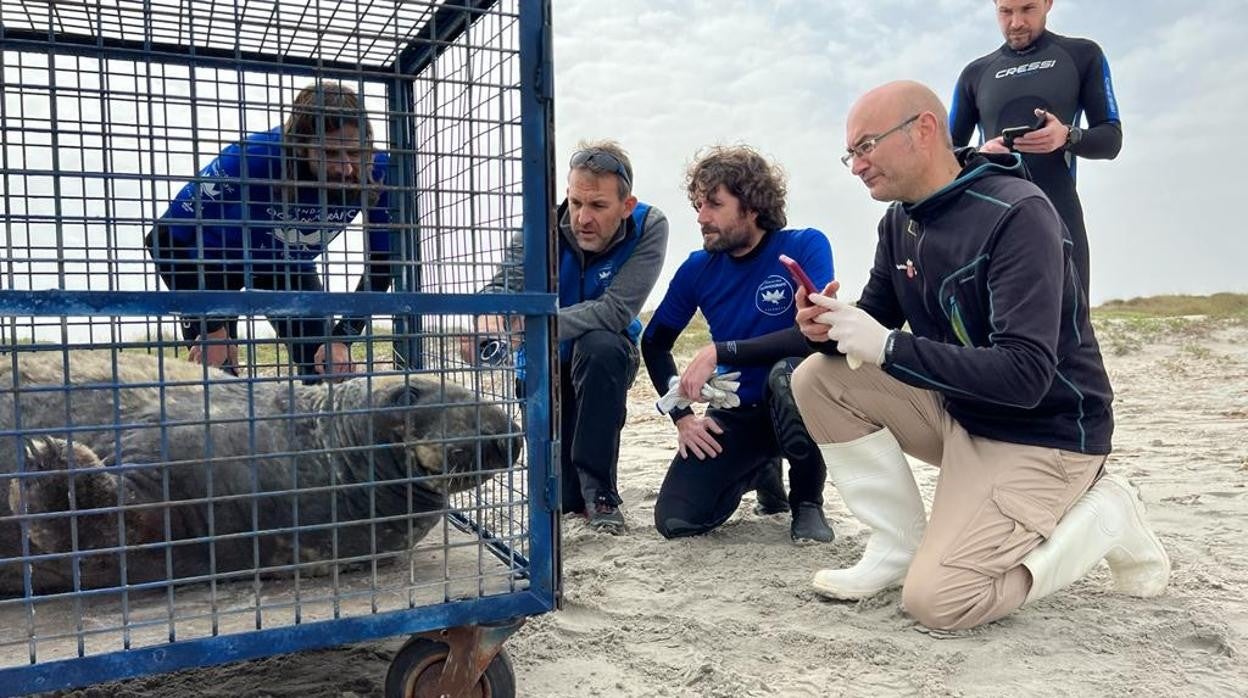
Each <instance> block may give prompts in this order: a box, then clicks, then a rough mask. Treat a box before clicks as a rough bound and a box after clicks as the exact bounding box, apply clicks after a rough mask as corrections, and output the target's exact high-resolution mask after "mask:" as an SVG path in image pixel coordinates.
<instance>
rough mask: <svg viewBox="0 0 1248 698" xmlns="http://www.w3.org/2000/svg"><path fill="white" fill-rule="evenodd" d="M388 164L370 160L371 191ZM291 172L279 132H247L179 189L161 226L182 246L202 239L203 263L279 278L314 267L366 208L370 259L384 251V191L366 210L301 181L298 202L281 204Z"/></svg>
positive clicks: (380, 158) (382, 158) (381, 156)
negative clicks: (246, 267) (233, 264)
mask: <svg viewBox="0 0 1248 698" xmlns="http://www.w3.org/2000/svg"><path fill="white" fill-rule="evenodd" d="M388 162H389V156H388V155H387V154H386V153H383V152H378V153H376V154H375V155H374V157H373V171H372V181H374V182H376V183H377V184H376V185H374V186H380V185H381V184H382V183H383V182H384V181H385V175H386V168H387V164H388ZM289 167H290V164H289V163H285V164H284V163H283V158H282V134H281V128H280V127H277V128H273V129H271V130H269V131H265V132H263V133H256V134H251V135H249V136H248V137H247V138H246V139H245V140H244V141H243V142H242V143H241V144H238V143H235V144H233V145H230V146H229V147H227V148H226V149H225V150H223V151H222V152H221V154H220V155H219V156H217V157H216V159H214V160H213V161H212V162H210V163H208V166H207V167H205V168H204V169H203V170H201V171H200V173H199V174H198V176H197V177H196V178H195V181H193V182H190V183H188V184H187V185H186V186H184V187H182V190H181V191H180V192H179V193H178V195H177V197H175V198H174V200H173V201H172V202H171V203H170V204H169V209H168V210H167V211H166V212H165V214H164V215H163V216H161V224H162V225H165V226H168V228H169V230H170V231H171V235H172V240H173V242H174V243H175V244H176V245H178V246H180V247H189V248H196V247H198V245H199V244H200V240H201V239H202V245H203V257H204V258H205V259H213V260H224V261H227V262H229V261H237V262H239V263H240V264H239V269H241V268H242V267H243V265H242V263H243V262H245V261H248V260H250V261H251V265H250V268H251V270H252V271H253V272H255V273H282V272H283V271H284V270H291V271H294V270H310V269H313V268H314V266H313V264H312V262H313V260H315V259H316V258H317V257H319V256H320V255H321V254H322V253H323V252H324V251H325V248H326V247H327V246H328V245H329V244H330V243H331V242H333V240H334V238H336V237H337V236H338V235H339V234H340V233H341V232H342V231H343V230H345V229H346V227H347V226H348V225H350V224H351V222H352V221H353V220H355V218H356V217H357V216H358V215H359V214H360V212H361V210H365V208H366V210H367V213H366V222H367V225H366V228H367V231H368V240H367V245H368V247H367V251H368V253H369V254H372V255H376V254H383V253H387V252H389V250H390V231H389V227H390V208H389V197H388V195H387V192H386V190H385V189H382V190H381V191H380V192H378V196H377V200H376V202H375V203H373V204H372V205H369V206H367V207H365V206H362V205H360V202H359V201H358V199H357V200H355V201H351V200H350V199H351V198H352V196H348V197H343V198H344V199H346V200H340V201H334V199H336V198H339V197H337V196H335V194H336V193H337V192H339V191H344V192H346V191H350V190H341V189H333V188H329V187H322V186H318V185H317V184H316V183H315V182H301V183H300V186H298V187H296V188H295V192H296V193H297V194H296V201H294V202H290V203H284V202H283V192H282V189H283V182H286V181H288V180H289V179H290V178H291V173H288V172H284V171H283V170H284V169H289ZM367 194H368V189H367V188H366V189H365V196H367ZM322 197H324V199H323V198H322ZM200 231H202V233H201V232H200ZM201 235H202V238H201Z"/></svg>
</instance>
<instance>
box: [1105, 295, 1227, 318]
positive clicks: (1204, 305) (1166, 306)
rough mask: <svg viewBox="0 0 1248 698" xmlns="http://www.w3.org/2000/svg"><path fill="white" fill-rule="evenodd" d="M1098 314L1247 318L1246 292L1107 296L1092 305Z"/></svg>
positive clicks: (1110, 316) (1143, 316) (1135, 316)
mask: <svg viewBox="0 0 1248 698" xmlns="http://www.w3.org/2000/svg"><path fill="white" fill-rule="evenodd" d="M1092 313H1093V315H1094V316H1096V317H1098V318H1165V317H1189V316H1193V315H1203V316H1205V317H1209V318H1237V319H1248V294H1244V293H1215V294H1213V295H1211V296H1148V297H1146V298H1132V299H1130V300H1111V301H1107V302H1105V303H1103V304H1101V305H1100V306H1098V307H1096V308H1093V310H1092Z"/></svg>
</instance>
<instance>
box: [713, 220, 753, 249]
mask: <svg viewBox="0 0 1248 698" xmlns="http://www.w3.org/2000/svg"><path fill="white" fill-rule="evenodd" d="M707 233H715V234H716V237H715V238H714V239H710V240H708V239H706V238H703V240H702V249H704V250H706V251H707V252H727V253H729V254H731V253H733V252H737V251H739V250H743V249H745V248H746V247H748V246H749V244H750V231H749V230H748V229H747V228H746V227H745V226H744V225H734V226H732V227H730V228H718V227H715V226H713V225H704V226H702V234H703V235H706V234H707Z"/></svg>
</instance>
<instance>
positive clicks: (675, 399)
mask: <svg viewBox="0 0 1248 698" xmlns="http://www.w3.org/2000/svg"><path fill="white" fill-rule="evenodd" d="M740 377H741V372H740V371H733V372H732V373H725V374H722V375H715V376H711V379H710V380H708V381H707V382H706V383H705V384H704V385H703V386H702V396H701V399H702V400H705V401H706V402H708V403H709V404H710V405H711V407H718V408H721V409H731V408H733V407H737V406H739V405H740V404H741V398H740V397H739V396H738V395H737V389H738V388H740V387H741V383H740V382H738V381H737V379H738V378H740ZM667 385H668V389H667V393H666V394H664V395H663V397H661V398H659V401H658V402H656V403H654V406H655V407H657V408H658V409H659V413H660V414H668V413H670V412H671V411H672V410H678V409H684V408H686V407H688V406H689V405H690V404H692V403H693V402H694V401H693V400H690V399H689V398H687V397H685V395H684V394H683V393H681V392H680V376H672V377H671V378H669V379H668V381H667Z"/></svg>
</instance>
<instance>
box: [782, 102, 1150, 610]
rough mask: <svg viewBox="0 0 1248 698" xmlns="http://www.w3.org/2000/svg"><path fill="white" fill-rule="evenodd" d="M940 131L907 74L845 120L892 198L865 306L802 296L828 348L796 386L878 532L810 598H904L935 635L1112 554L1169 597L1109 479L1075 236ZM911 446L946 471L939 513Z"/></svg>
mask: <svg viewBox="0 0 1248 698" xmlns="http://www.w3.org/2000/svg"><path fill="white" fill-rule="evenodd" d="M947 123H948V121H947V117H946V114H945V111H944V107H943V106H942V105H941V103H940V100H939V99H938V98H937V97H936V95H935V94H934V93H933V92H932V91H931V90H929V89H928V88H926V87H924V86H923V85H920V84H918V83H913V82H898V83H890V84H887V85H884V86H882V87H878V88H876V89H874V90H871V91H870V92H868V93H867V94H865V95H864V96H863V97H861V98H860V99H859V100H858V101H857V102H856V103H855V104H854V105H853V107H852V108H851V109H850V113H849V118H848V124H847V127H846V130H847V136H848V138H847V143H848V144H849V152H848V154H847V155H846V156H845V157H844V159H843V160H844V161H845V162H846V164H847V165H849V167H850V168H851V171H852V172H853V174H854V175H855V176H856V177H858V178H859V179H861V180H862V182H863V184H865V185H866V187H867V189H868V191H869V192H870V194H871V197H872V198H873V199H876V200H878V201H891V202H894V203H893V205H892V206H890V207H889V209H888V211H887V213H885V215H884V218H883V219H882V220H881V222H880V225H879V242H878V244H877V246H876V253H875V264H874V266H873V268H872V269H871V273H870V276H869V280H868V281H867V285H866V287H865V288H864V289H863V291H862V295H861V297H860V299H859V301H858V303H857V305H850V304H848V303H845V302H843V301H840V300H837V299H836V298H835V295H836V291H837V290H838V287H837V284H836V283H835V282H833V283H831V284H828V286H827V287H826V288H825V289H824V291H823V293H821V294H813V295H811V296H810V297H809V298H808V297H807V296H806V295H805V293H801V292H799V295H798V305H799V307H800V310H799V311H798V313H797V321H798V326H799V328H800V329H801V331H802V333H803V334H804V335H805V336H806V338H807V339H808V340H810V341H811V342H812V343H815V344H816V345H817V346H818V347H819V349H820V351H821V353H820V354H816V355H814V356H812V357H811V358H809V359H807V360H806V361H804V362H803V363H802V365H801V366H799V367H798V369H797V371H796V372H795V373H794V375H793V393H794V396H795V397H796V399H797V404H798V407H799V408H800V410H801V414H802V417H803V419H804V420H805V422H806V425H807V426H808V427H809V428H810V433H811V436H813V437H814V439H815V441H816V442H818V443H819V444H820V450H821V451H822V452H823V458H824V461H825V462H826V464H827V468H828V474H829V476H830V477H831V478H832V481H833V482H834V483H835V484H836V486H837V489H838V490H839V492H840V494H841V497H842V499H843V500H844V501H845V504H846V506H847V507H848V508H849V509H850V510H851V511H852V512H854V514H855V515H856V516H857V517H858V519H859V520H860V521H861V522H862V523H864V524H866V525H867V526H868V528H870V529H871V535H870V538H869V540H868V541H867V545H866V550H865V551H864V552H863V555H862V559H861V561H860V562H859V563H858V564H856V565H854V566H853V567H850V568H848V569H837V570H821V571H819V572H817V573H816V574H815V577H814V587H815V589H816V591H818V592H819V593H821V594H823V595H825V596H829V597H832V598H838V599H859V598H864V597H866V596H870V595H872V594H876V593H879V592H882V591H884V590H886V589H890V588H893V587H896V586H898V585H902V586H903V589H902V597H901V598H902V605H903V607H904V608H905V610H906V611H907V612H908V613H909V614H910V615H912V616H913V617H915V618H916V619H918V621H919V622H920V623H922V624H923V625H925V626H927V627H929V628H933V629H939V630H960V629H965V628H970V627H973V626H976V625H979V624H982V623H987V622H990V621H992V620H995V619H997V618H1000V617H1002V616H1004V615H1006V614H1007V613H1010V612H1011V611H1013V610H1014V609H1016V608H1018V607H1019V606H1021V605H1022V604H1023V603H1025V602H1026V603H1030V602H1034V601H1036V600H1038V599H1040V598H1042V597H1044V596H1046V595H1048V594H1050V593H1052V592H1054V591H1056V590H1058V589H1060V588H1062V587H1064V586H1066V585H1067V584H1070V583H1071V582H1074V581H1075V580H1077V579H1079V578H1080V577H1082V576H1083V575H1084V574H1085V573H1087V572H1088V571H1089V570H1091V569H1092V568H1093V567H1094V566H1095V565H1096V564H1097V563H1099V562H1100V561H1101V560H1102V559H1106V560H1107V561H1108V562H1109V567H1110V571H1111V572H1112V573H1113V575H1114V577H1115V584H1116V587H1117V589H1118V590H1119V591H1121V592H1124V593H1127V594H1133V595H1138V596H1152V595H1155V594H1160V593H1161V592H1162V590H1163V589H1164V588H1165V586H1166V582H1167V580H1168V578H1169V573H1170V564H1169V560H1168V558H1167V557H1166V552H1165V550H1164V549H1163V548H1162V547H1161V544H1160V542H1159V541H1158V540H1157V538H1156V536H1155V535H1154V534H1153V533H1152V531H1151V530H1150V529H1149V527H1148V525H1147V523H1146V522H1145V519H1144V511H1143V504H1142V502H1141V501H1140V499H1139V495H1138V493H1136V491H1135V489H1134V487H1133V486H1132V485H1131V484H1130V483H1129V482H1127V480H1126V479H1125V478H1123V477H1122V476H1120V475H1106V474H1105V473H1104V464H1105V459H1106V456H1107V454H1108V453H1109V452H1110V438H1111V436H1112V434H1113V426H1114V425H1113V413H1112V411H1111V409H1110V402H1111V401H1112V398H1113V394H1112V391H1111V389H1110V384H1109V378H1108V376H1107V375H1106V373H1105V367H1104V364H1103V362H1102V360H1101V352H1100V349H1099V347H1098V345H1097V342H1096V336H1095V334H1094V333H1093V331H1092V325H1091V323H1090V321H1089V316H1088V309H1087V306H1086V305H1085V304H1084V303H1083V293H1082V291H1081V290H1080V288H1079V281H1078V278H1077V276H1076V274H1075V267H1074V264H1073V262H1072V260H1071V252H1070V245H1069V243H1070V235H1069V233H1068V232H1067V230H1066V227H1065V226H1063V225H1062V222H1061V219H1060V218H1059V217H1058V214H1057V212H1056V210H1054V208H1053V205H1052V204H1051V203H1050V202H1049V200H1048V199H1047V198H1046V197H1045V196H1044V194H1043V192H1041V191H1040V189H1039V188H1038V187H1036V186H1035V185H1034V184H1033V183H1031V182H1030V181H1028V179H1027V178H1026V176H1025V174H1024V172H1023V167H1022V164H1021V163H1019V162H1018V160H1017V158H1015V157H1013V156H1011V155H1008V154H1007V155H995V154H989V153H981V152H977V151H975V150H973V149H969V148H966V149H962V150H958V151H955V150H954V149H953V147H952V142H951V139H950V137H949V132H948V127H947ZM903 327H907V329H903ZM842 354H844V355H845V356H848V357H853V358H856V359H858V360H860V361H861V362H862V364H863V365H862V366H861V367H860V368H859V369H858V370H853V369H852V367H851V366H850V365H849V364H848V362H847V361H846V359H845V357H844V356H841V355H842ZM907 454H908V455H910V456H913V457H914V458H917V459H918V460H922V461H925V462H928V463H932V464H935V465H938V466H939V467H940V475H939V478H938V480H937V483H936V491H935V495H934V497H933V500H932V515H931V520H930V521H927V520H926V517H925V515H924V507H923V500H922V499H921V498H920V496H919V491H918V488H917V487H916V486H915V481H914V475H913V473H912V472H911V470H910V465H909V463H908V462H907V460H906V455H907ZM925 526H926V530H925Z"/></svg>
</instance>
